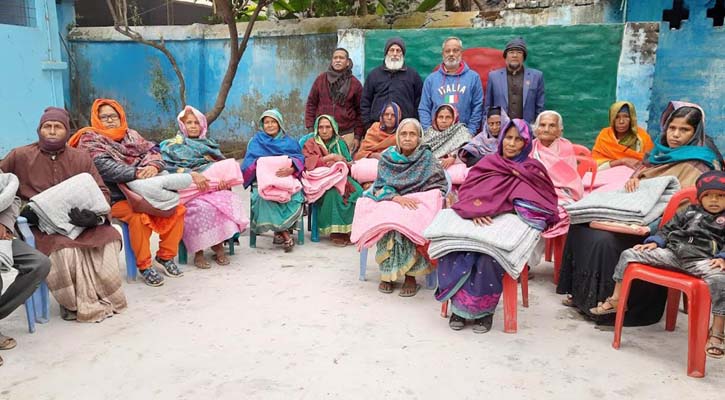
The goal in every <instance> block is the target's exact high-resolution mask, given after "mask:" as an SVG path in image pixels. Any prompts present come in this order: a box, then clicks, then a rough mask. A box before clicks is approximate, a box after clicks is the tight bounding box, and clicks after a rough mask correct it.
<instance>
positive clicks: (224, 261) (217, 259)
mask: <svg viewBox="0 0 725 400" xmlns="http://www.w3.org/2000/svg"><path fill="white" fill-rule="evenodd" d="M211 258H212V260H214V262H215V263H217V264H218V265H229V263H230V262H231V261H230V260H229V257H227V256H225V255H222V256H221V257H217V255H216V254H212V256H211Z"/></svg>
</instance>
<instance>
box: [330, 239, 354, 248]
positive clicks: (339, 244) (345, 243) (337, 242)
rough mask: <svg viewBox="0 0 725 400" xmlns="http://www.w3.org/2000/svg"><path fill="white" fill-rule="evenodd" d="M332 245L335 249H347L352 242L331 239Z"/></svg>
mask: <svg viewBox="0 0 725 400" xmlns="http://www.w3.org/2000/svg"><path fill="white" fill-rule="evenodd" d="M332 244H333V245H335V246H337V247H347V246H349V245H351V244H352V242H350V241H349V240H345V239H340V238H335V239H332Z"/></svg>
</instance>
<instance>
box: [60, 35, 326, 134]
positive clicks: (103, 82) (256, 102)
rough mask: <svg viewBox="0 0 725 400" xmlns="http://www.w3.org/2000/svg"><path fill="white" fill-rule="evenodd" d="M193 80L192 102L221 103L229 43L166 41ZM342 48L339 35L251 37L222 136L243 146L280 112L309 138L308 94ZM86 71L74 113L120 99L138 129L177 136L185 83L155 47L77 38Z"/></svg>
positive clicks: (217, 129)
mask: <svg viewBox="0 0 725 400" xmlns="http://www.w3.org/2000/svg"><path fill="white" fill-rule="evenodd" d="M166 45H167V47H168V49H169V51H170V52H171V53H172V54H174V56H175V57H176V60H177V63H178V64H179V67H180V68H181V70H182V71H183V73H184V78H185V80H186V96H187V103H188V104H190V105H193V106H195V107H197V108H199V109H201V110H203V111H205V110H208V109H210V108H211V107H212V106H213V104H214V102H215V100H216V95H217V92H218V89H219V86H220V84H221V80H222V78H223V76H224V73H225V71H226V67H227V63H228V42H227V41H226V40H223V39H216V38H215V39H190V40H184V41H178V40H170V41H167V42H166ZM336 45H337V35H336V34H335V33H331V34H329V33H325V34H310V35H305V36H264V35H258V36H255V37H253V38H252V39H250V41H249V44H248V47H247V50H246V52H245V54H244V57H242V60H241V62H240V64H239V69H238V71H237V76H236V78H235V80H234V84H233V86H232V89H231V91H230V93H229V97H228V99H227V105H226V108H225V109H224V111H223V112H222V114H221V115H220V117H219V119H218V120H217V121H216V122H215V123H214V124H213V125H212V133H213V134H214V136H215V137H216V138H218V139H220V140H223V141H230V142H238V143H241V142H243V140H238V139H242V138H249V137H251V135H252V134H253V133H254V132H255V129H256V128H255V125H256V120H257V118H258V116H259V115H260V114H261V113H262V111H264V110H265V109H268V108H272V107H277V108H279V109H280V110H281V111H282V113H283V115H284V117H285V120H286V121H285V122H286V125H287V127H288V128H289V130H290V133H291V134H293V135H301V134H303V133H306V132H304V131H303V129H304V127H303V125H304V123H303V121H304V108H305V101H306V99H307V92H308V90H309V88H310V87H311V86H312V82H313V81H314V79H315V78H316V77H317V75H318V74H319V73H320V72H322V71H323V70H325V69H326V68H327V66H328V64H329V58H330V55H331V53H332V50H333V49H334V48H335V47H336ZM72 49H73V50H72V51H73V54H74V58H75V62H76V64H77V65H78V68H79V70H80V72H79V76H80V77H82V78H81V79H79V80H78V82H77V84H78V85H80V93H82V96H81V99H80V100H81V101H80V104H79V105H78V106H74V108H77V109H80V110H83V112H85V113H87V112H88V110H89V108H90V105H91V103H92V102H93V99H95V98H97V97H110V98H115V99H117V100H119V101H120V102H121V103H122V104H123V105H124V107H125V109H126V112H127V113H128V120H129V123H130V125H131V126H132V127H134V128H135V129H137V130H139V131H140V132H142V133H146V134H148V135H150V137H153V138H156V139H158V138H162V137H165V136H169V135H172V134H173V133H174V132H175V130H176V122H175V117H176V114H177V113H178V112H179V109H180V104H179V101H178V95H177V93H178V84H177V78H176V75H175V74H174V73H173V70H172V69H171V65H170V64H169V62H168V60H166V58H165V57H163V55H162V54H161V53H160V52H158V51H157V50H155V49H152V48H150V47H148V46H143V45H139V44H136V43H132V42H128V41H105V40H104V41H92V40H78V39H77V38H75V39H72Z"/></svg>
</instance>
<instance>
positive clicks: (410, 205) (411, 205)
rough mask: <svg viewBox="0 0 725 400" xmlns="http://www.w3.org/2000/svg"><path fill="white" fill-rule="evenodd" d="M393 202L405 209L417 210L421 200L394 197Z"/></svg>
mask: <svg viewBox="0 0 725 400" xmlns="http://www.w3.org/2000/svg"><path fill="white" fill-rule="evenodd" d="M393 201H394V202H396V203H398V204H400V205H401V206H403V208H407V209H409V210H417V209H418V203H420V200H417V199H409V198H407V197H403V196H395V197H393Z"/></svg>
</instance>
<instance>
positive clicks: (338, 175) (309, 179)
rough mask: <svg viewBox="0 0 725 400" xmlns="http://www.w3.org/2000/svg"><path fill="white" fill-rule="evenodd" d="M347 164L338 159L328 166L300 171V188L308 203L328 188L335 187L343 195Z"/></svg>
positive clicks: (320, 195) (312, 201)
mask: <svg viewBox="0 0 725 400" xmlns="http://www.w3.org/2000/svg"><path fill="white" fill-rule="evenodd" d="M347 172H348V169H347V164H345V163H344V162H342V161H338V162H336V163H334V164H332V166H329V167H317V168H315V169H313V170H312V171H304V172H302V179H301V181H302V189H303V190H304V191H305V197H306V199H307V202H308V203H314V202H315V201H317V199H319V198H320V197H322V196H323V195H324V194H325V192H327V191H328V190H329V189H332V188H335V189H337V191H338V192H339V193H340V195H343V194H344V193H345V184H346V183H347Z"/></svg>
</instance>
